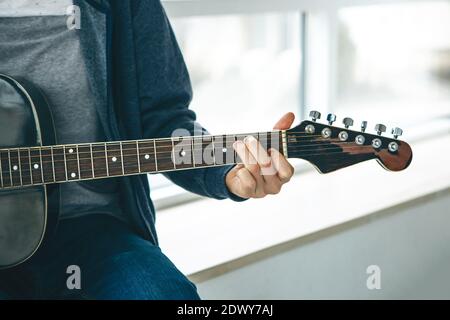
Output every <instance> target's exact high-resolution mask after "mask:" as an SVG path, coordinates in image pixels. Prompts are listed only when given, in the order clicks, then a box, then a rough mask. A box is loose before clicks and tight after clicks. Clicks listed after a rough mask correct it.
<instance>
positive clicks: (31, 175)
mask: <svg viewBox="0 0 450 320" xmlns="http://www.w3.org/2000/svg"><path fill="white" fill-rule="evenodd" d="M28 159H29V160H30V161H28V164H29V167H30V179H31V184H34V179H33V169H32V168H31V150H30V149H29V148H28Z"/></svg>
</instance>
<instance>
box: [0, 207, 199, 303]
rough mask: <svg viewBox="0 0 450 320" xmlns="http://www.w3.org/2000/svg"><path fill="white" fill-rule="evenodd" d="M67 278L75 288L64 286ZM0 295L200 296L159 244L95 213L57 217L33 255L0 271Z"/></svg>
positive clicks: (94, 297)
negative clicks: (49, 236)
mask: <svg viewBox="0 0 450 320" xmlns="http://www.w3.org/2000/svg"><path fill="white" fill-rule="evenodd" d="M69 266H78V267H79V270H80V273H79V275H80V277H79V278H78V277H77V275H78V273H77V272H76V271H75V273H74V271H70V269H69V271H70V272H69V273H67V271H68V267H69ZM68 279H69V281H68ZM78 279H79V280H80V281H79V282H77V280H78ZM67 282H69V284H71V287H73V285H75V286H76V284H78V283H79V284H80V285H81V289H76V288H75V289H69V288H68V285H67ZM1 298H12V299H17V298H19V299H139V300H141V299H142V300H143V299H164V300H172V299H176V300H196V299H200V298H199V296H198V294H197V290H196V287H195V285H194V284H193V283H192V282H190V281H189V280H188V279H187V278H186V276H184V275H183V274H182V273H181V272H180V271H179V270H178V269H177V268H176V267H175V265H174V264H173V263H172V262H171V261H170V260H169V259H168V258H167V257H166V256H165V255H164V254H163V253H162V252H161V250H160V248H159V247H157V246H155V245H153V244H152V243H150V242H148V241H146V240H145V239H143V238H141V237H139V236H138V235H137V234H135V233H134V232H133V230H132V229H131V228H130V227H129V226H128V225H127V224H125V223H124V222H121V221H119V220H118V219H116V218H114V217H112V216H107V215H100V214H97V215H89V216H84V217H80V218H73V219H67V220H63V221H61V222H60V224H59V226H58V229H57V231H56V234H55V235H54V236H53V238H52V239H51V242H50V243H49V244H48V245H47V246H46V247H45V248H44V249H43V250H42V251H40V252H39V254H38V255H36V256H35V257H33V258H32V259H31V260H30V261H29V262H26V263H25V264H23V265H22V266H20V267H18V268H16V269H12V270H7V271H6V272H5V271H2V272H0V299H1Z"/></svg>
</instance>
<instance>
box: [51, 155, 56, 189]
mask: <svg viewBox="0 0 450 320" xmlns="http://www.w3.org/2000/svg"><path fill="white" fill-rule="evenodd" d="M50 151H51V153H52V168H53V179H54V180H55V181H56V174H55V157H54V156H53V147H50Z"/></svg>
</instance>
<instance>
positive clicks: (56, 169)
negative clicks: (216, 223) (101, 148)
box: [2, 146, 370, 180]
mask: <svg viewBox="0 0 450 320" xmlns="http://www.w3.org/2000/svg"><path fill="white" fill-rule="evenodd" d="M366 147H370V146H366ZM352 148H355V147H349V149H352ZM358 148H359V147H358ZM330 149H331V148H330ZM334 149H335V150H336V151H334V152H333V151H327V152H319V153H313V154H306V155H304V156H308V157H312V156H320V155H337V154H342V153H346V154H347V152H343V151H338V150H341V148H334ZM310 151H313V150H310ZM319 151H320V150H319ZM103 159H105V158H103ZM167 159H168V158H167ZM74 161H75V160H74ZM236 163H238V162H235V161H233V162H230V163H223V165H227V164H236ZM239 163H241V162H239ZM105 164H106V162H105ZM137 164H138V163H136V164H133V166H131V165H129V164H128V165H127V169H131V168H134V167H138V165H137ZM165 164H167V165H170V166H171V167H172V166H173V162H166V163H159V162H158V165H159V166H163V165H165ZM117 165H120V163H117ZM182 165H188V164H183V163H181V164H178V166H182ZM198 165H199V166H202V164H198ZM206 165H207V166H208V165H209V164H206ZM211 165H212V164H211ZM219 165H222V164H219ZM141 166H142V165H141ZM91 168H92V167H91V166H90V167H89V171H91ZM104 168H106V165H105V167H104ZM117 169H121V168H117ZM174 169H176V168H174ZM86 170H88V169H86ZM21 171H22V173H23V172H26V173H28V172H33V171H30V170H29V169H25V170H21ZM76 171H78V170H76ZM67 172H68V171H67V170H65V169H63V170H59V168H55V174H56V173H58V174H65V173H67ZM81 172H83V170H80V173H81ZM150 172H158V171H156V170H155V171H153V170H152V171H150ZM14 173H15V171H13V172H12V174H11V175H10V172H9V171H2V174H7V175H8V176H10V177H11V178H13V177H14ZM30 176H31V175H30ZM47 176H48V175H45V173H44V178H45V177H47ZM51 176H52V177H53V171H52V172H51ZM119 176H120V175H119ZM105 177H106V176H105ZM44 180H45V179H44Z"/></svg>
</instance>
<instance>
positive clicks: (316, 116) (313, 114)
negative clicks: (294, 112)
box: [309, 110, 320, 122]
mask: <svg viewBox="0 0 450 320" xmlns="http://www.w3.org/2000/svg"><path fill="white" fill-rule="evenodd" d="M309 116H310V117H311V118H312V121H314V122H315V121H316V120H317V119H320V112H319V111H314V110H313V111H311V112H310V113H309Z"/></svg>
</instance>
